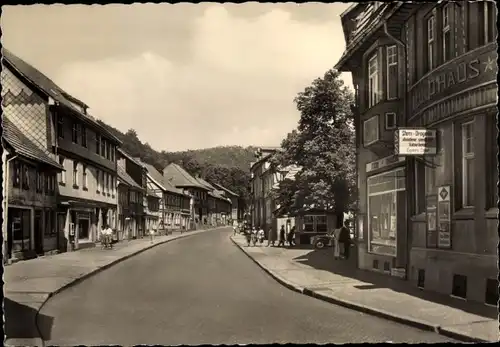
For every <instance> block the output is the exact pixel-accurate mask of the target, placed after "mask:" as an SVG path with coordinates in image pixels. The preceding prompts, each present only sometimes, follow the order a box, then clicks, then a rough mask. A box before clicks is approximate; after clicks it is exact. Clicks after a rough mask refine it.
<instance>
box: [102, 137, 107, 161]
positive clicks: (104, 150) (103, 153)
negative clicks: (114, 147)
mask: <svg viewBox="0 0 500 347" xmlns="http://www.w3.org/2000/svg"><path fill="white" fill-rule="evenodd" d="M101 155H102V156H103V157H106V140H105V139H103V138H102V137H101Z"/></svg>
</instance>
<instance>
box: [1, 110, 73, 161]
mask: <svg viewBox="0 0 500 347" xmlns="http://www.w3.org/2000/svg"><path fill="white" fill-rule="evenodd" d="M2 126H3V132H2V137H3V139H4V140H5V141H6V142H7V143H8V144H9V145H10V146H11V147H12V148H13V149H14V151H15V152H16V153H17V154H18V155H20V156H22V157H25V158H27V159H30V160H34V161H37V162H40V163H43V164H47V165H50V166H52V167H54V168H57V169H59V170H64V168H63V167H62V166H61V165H60V164H59V163H58V162H57V161H55V160H54V159H53V158H51V157H50V155H49V153H48V151H44V150H43V149H41V148H39V147H38V146H37V145H36V144H34V143H33V142H32V141H31V140H30V139H28V137H27V136H26V135H24V134H23V132H22V131H21V130H20V129H19V128H18V127H16V126H15V124H14V123H12V121H11V120H10V119H9V118H7V117H3V122H2Z"/></svg>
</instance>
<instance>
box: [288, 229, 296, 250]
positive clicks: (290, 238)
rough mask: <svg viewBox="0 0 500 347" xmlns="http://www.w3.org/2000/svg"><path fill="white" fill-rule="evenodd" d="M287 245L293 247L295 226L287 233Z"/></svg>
mask: <svg viewBox="0 0 500 347" xmlns="http://www.w3.org/2000/svg"><path fill="white" fill-rule="evenodd" d="M288 244H289V245H290V247H293V246H295V225H294V226H293V227H292V229H290V232H289V233H288Z"/></svg>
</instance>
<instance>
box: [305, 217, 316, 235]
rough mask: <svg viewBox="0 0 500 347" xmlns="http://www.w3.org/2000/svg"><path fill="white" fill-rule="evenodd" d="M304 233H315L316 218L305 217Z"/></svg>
mask: <svg viewBox="0 0 500 347" xmlns="http://www.w3.org/2000/svg"><path fill="white" fill-rule="evenodd" d="M302 231H303V232H306V233H307V232H310V233H311V232H314V216H304V226H303V228H302Z"/></svg>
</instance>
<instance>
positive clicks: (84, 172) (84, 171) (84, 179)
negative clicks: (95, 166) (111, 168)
mask: <svg viewBox="0 0 500 347" xmlns="http://www.w3.org/2000/svg"><path fill="white" fill-rule="evenodd" d="M82 185H83V189H88V177H87V166H85V165H84V166H83V167H82Z"/></svg>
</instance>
